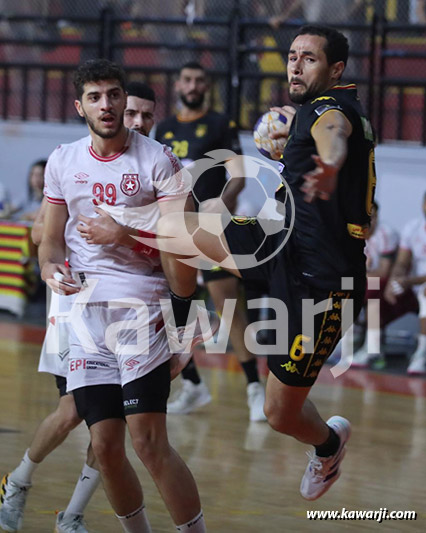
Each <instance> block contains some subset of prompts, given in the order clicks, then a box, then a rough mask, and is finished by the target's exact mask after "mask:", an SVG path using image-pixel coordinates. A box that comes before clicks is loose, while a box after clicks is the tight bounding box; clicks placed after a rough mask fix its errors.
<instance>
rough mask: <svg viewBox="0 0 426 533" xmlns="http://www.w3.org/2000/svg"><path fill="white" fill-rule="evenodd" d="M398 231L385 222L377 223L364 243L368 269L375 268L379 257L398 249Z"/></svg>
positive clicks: (377, 265)
mask: <svg viewBox="0 0 426 533" xmlns="http://www.w3.org/2000/svg"><path fill="white" fill-rule="evenodd" d="M398 241H399V237H398V233H397V232H396V231H394V230H393V229H392V228H391V227H390V226H388V225H387V224H378V225H377V227H376V230H375V231H374V233H373V235H372V236H371V237H370V238H369V239H367V241H366V244H365V255H366V256H367V258H368V261H367V265H368V270H369V271H373V270H377V269H378V268H379V265H380V258H381V257H383V256H389V255H392V254H395V253H396V251H397V249H398Z"/></svg>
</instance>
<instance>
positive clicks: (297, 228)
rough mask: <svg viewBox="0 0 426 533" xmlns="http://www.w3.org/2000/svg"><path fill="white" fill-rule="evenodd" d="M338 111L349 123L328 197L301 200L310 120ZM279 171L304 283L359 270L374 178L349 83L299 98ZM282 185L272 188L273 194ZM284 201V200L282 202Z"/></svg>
mask: <svg viewBox="0 0 426 533" xmlns="http://www.w3.org/2000/svg"><path fill="white" fill-rule="evenodd" d="M335 109H337V110H339V111H341V112H342V113H343V114H344V115H345V116H346V118H347V119H348V120H349V122H350V123H351V125H352V133H351V135H350V137H349V138H348V152H347V158H346V161H345V163H344V165H343V167H342V168H341V170H340V172H339V175H338V183H337V188H336V190H335V192H334V193H333V194H332V196H331V198H330V199H329V200H320V199H318V198H317V199H316V200H314V202H312V203H307V202H306V201H305V200H304V199H303V192H302V191H301V190H300V188H301V187H302V185H303V183H304V180H303V176H304V174H306V173H307V172H309V171H311V170H313V169H314V168H315V163H314V161H313V159H312V155H313V154H316V153H317V150H316V146H315V141H314V139H313V137H312V134H311V131H312V127H313V126H314V124H315V123H316V121H317V120H318V119H319V118H320V117H321V116H322V115H324V114H325V113H327V112H328V111H330V110H335ZM281 161H282V163H283V165H284V168H283V170H282V176H283V178H284V180H285V181H286V182H287V184H288V185H289V187H290V189H291V192H292V194H293V197H294V203H295V225H294V229H293V232H292V234H291V237H290V241H291V244H290V249H291V250H292V252H291V254H295V257H293V259H294V261H292V264H294V265H295V266H296V268H297V269H299V270H300V274H301V275H302V276H303V278H304V279H305V281H306V282H307V283H310V284H312V285H315V286H318V287H326V288H329V289H330V290H331V289H340V288H341V278H342V277H346V276H349V277H359V276H365V256H364V251H363V250H364V244H365V241H364V239H365V237H366V230H367V229H368V226H369V222H370V214H371V207H372V201H373V198H374V189H375V184H376V177H375V169H374V139H373V132H372V128H371V125H370V122H369V121H368V119H367V118H366V117H365V116H364V114H363V112H362V109H361V105H360V102H359V98H358V95H357V90H356V86H355V85H348V86H335V87H333V88H331V89H329V90H328V91H326V92H324V93H323V94H321V95H320V96H318V97H316V98H312V99H311V100H310V101H308V102H306V103H305V104H303V105H302V106H301V107H300V108H299V110H298V112H297V113H296V115H295V118H294V119H293V123H292V125H291V129H290V136H289V140H288V142H287V145H286V147H285V150H284V153H283V157H282V160H281ZM284 194H285V188H284V187H283V188H282V189H281V190H278V192H277V199H280V197H281V196H282V195H284ZM287 205H288V204H287Z"/></svg>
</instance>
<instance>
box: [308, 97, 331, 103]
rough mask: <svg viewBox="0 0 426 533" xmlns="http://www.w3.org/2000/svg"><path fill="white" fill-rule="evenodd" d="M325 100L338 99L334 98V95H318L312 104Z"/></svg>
mask: <svg viewBox="0 0 426 533" xmlns="http://www.w3.org/2000/svg"><path fill="white" fill-rule="evenodd" d="M323 100H334V101H336V99H335V98H333V97H332V96H318V98H315V100H312V102H311V104H315V102H322V101H323Z"/></svg>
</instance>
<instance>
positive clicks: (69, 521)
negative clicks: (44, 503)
mask: <svg viewBox="0 0 426 533" xmlns="http://www.w3.org/2000/svg"><path fill="white" fill-rule="evenodd" d="M64 515H65V511H59V513H58V516H57V518H56V526H55V531H54V533H89V532H88V531H87V529H86V524H85V523H84V520H83V515H82V514H73V513H69V514H67V515H66V516H64Z"/></svg>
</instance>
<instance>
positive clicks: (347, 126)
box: [302, 109, 352, 202]
mask: <svg viewBox="0 0 426 533" xmlns="http://www.w3.org/2000/svg"><path fill="white" fill-rule="evenodd" d="M351 133H352V125H351V123H350V122H349V120H348V119H347V118H346V117H345V115H344V114H343V113H342V112H341V111H338V110H337V109H331V110H330V111H327V112H326V113H324V114H323V115H321V116H320V117H319V119H318V120H317V121H316V122H315V124H314V125H313V126H312V129H311V135H312V137H313V139H314V141H315V145H316V148H317V153H318V155H313V156H312V159H313V160H314V161H315V163H316V168H315V169H314V170H312V171H311V172H308V173H307V174H305V175H304V176H303V178H304V179H305V184H304V185H303V187H302V191H303V192H304V193H305V200H306V201H307V202H312V201H313V200H314V199H315V198H316V197H318V198H321V200H328V199H329V198H330V195H331V194H332V193H333V192H334V190H335V188H336V186H337V176H338V173H339V170H340V169H341V168H342V166H343V164H344V162H345V161H346V157H347V152H348V137H349V136H350V135H351Z"/></svg>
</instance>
